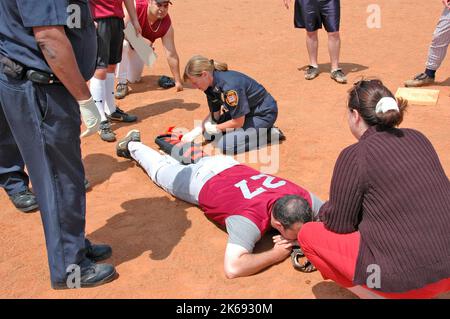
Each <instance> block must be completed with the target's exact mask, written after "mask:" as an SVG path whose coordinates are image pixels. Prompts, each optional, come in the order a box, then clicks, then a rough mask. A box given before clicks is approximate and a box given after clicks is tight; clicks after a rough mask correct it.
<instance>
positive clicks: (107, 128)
mask: <svg viewBox="0 0 450 319" xmlns="http://www.w3.org/2000/svg"><path fill="white" fill-rule="evenodd" d="M98 134H100V137H101V139H102V140H104V141H106V142H114V141H115V140H116V134H115V133H114V132H113V131H112V130H111V123H109V122H108V121H103V122H101V123H100V130H99V131H98Z"/></svg>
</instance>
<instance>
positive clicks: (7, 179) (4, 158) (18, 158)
mask: <svg viewBox="0 0 450 319" xmlns="http://www.w3.org/2000/svg"><path fill="white" fill-rule="evenodd" d="M2 119H3V120H4V117H3V118H2ZM0 120H1V119H0ZM5 124H6V125H8V124H7V123H0V145H1V149H2V153H1V156H0V187H2V188H3V189H4V190H5V191H6V193H7V194H8V195H9V196H12V195H14V194H17V193H20V192H23V191H24V190H26V189H27V186H28V183H29V179H28V175H27V174H26V173H25V171H24V166H25V165H24V163H23V160H22V155H20V152H19V149H18V148H17V145H16V143H15V142H14V139H12V136H11V134H8V133H9V128H8V129H7V130H6V127H7V126H6V125H5ZM11 142H12V143H11ZM3 150H5V154H3Z"/></svg>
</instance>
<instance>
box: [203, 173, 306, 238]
mask: <svg viewBox="0 0 450 319" xmlns="http://www.w3.org/2000/svg"><path fill="white" fill-rule="evenodd" d="M286 195H298V196H300V197H302V198H304V199H305V200H306V201H307V202H308V203H309V205H310V206H311V207H312V203H311V195H310V194H309V192H308V191H307V190H305V189H303V188H301V187H300V186H297V185H296V184H294V183H292V182H290V181H288V180H285V179H281V178H279V177H276V176H273V175H269V174H263V173H261V172H260V171H257V170H255V169H253V168H251V167H248V166H245V165H235V166H233V167H231V168H228V169H226V170H224V171H223V172H221V173H219V174H217V175H216V176H214V177H213V178H211V179H210V180H209V181H207V182H206V184H205V185H204V186H203V188H202V190H201V191H200V194H199V198H198V201H199V205H200V207H201V209H202V210H203V211H204V212H205V215H206V216H207V217H208V218H210V219H212V220H213V221H215V222H216V223H218V224H219V225H222V226H225V219H226V218H227V217H229V216H232V215H241V216H244V217H246V218H248V219H250V220H251V221H252V222H254V223H255V225H256V226H257V227H258V228H259V230H260V231H261V235H262V234H264V232H266V231H267V230H268V229H269V228H270V227H271V226H270V214H271V209H272V206H273V204H274V203H275V202H276V201H277V199H279V198H281V197H283V196H286Z"/></svg>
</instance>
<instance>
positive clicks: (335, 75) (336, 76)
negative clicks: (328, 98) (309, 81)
mask: <svg viewBox="0 0 450 319" xmlns="http://www.w3.org/2000/svg"><path fill="white" fill-rule="evenodd" d="M330 77H331V78H332V79H333V80H335V81H336V82H337V83H341V84H345V83H347V77H346V76H345V74H344V72H342V69H336V70H334V71H331V75H330Z"/></svg>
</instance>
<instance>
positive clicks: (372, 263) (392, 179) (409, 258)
mask: <svg viewBox="0 0 450 319" xmlns="http://www.w3.org/2000/svg"><path fill="white" fill-rule="evenodd" d="M406 108H407V102H406V101H404V100H401V99H398V100H396V99H395V97H394V95H393V94H392V93H391V92H390V91H389V90H388V89H387V88H386V87H385V86H384V85H383V84H382V82H381V81H379V80H362V81H359V82H358V83H356V84H355V85H354V86H353V88H352V89H351V90H350V91H349V99H348V124H349V127H350V130H351V132H352V134H353V135H354V136H355V138H356V139H357V140H358V142H357V143H356V144H353V145H351V146H349V147H347V148H346V149H344V150H343V151H342V153H341V154H340V156H339V158H338V160H337V162H336V166H335V168H334V172H333V178H332V181H331V189H330V199H329V201H328V202H326V203H325V204H324V205H323V206H322V207H321V209H320V211H319V217H320V222H310V223H307V224H305V225H304V226H303V227H302V228H301V230H300V232H299V235H298V242H299V244H300V246H301V247H302V249H303V252H304V254H305V255H306V257H307V258H308V259H309V260H310V261H311V262H312V264H314V266H315V267H316V268H317V269H318V270H319V271H320V272H321V273H322V276H323V277H324V278H325V279H331V280H334V281H335V282H337V283H338V284H339V285H341V286H343V287H346V288H349V289H350V290H351V291H353V292H355V293H356V294H357V295H359V296H360V297H375V298H376V297H388V298H431V297H434V296H436V295H438V294H440V293H443V292H446V291H450V182H449V179H448V177H447V176H446V174H445V172H444V169H443V168H442V165H441V163H440V161H439V158H438V155H437V154H436V151H435V150H434V148H433V145H431V143H430V141H429V140H428V139H427V138H426V137H425V136H424V135H423V134H422V133H420V132H418V131H416V130H413V129H398V128H397V126H398V125H399V124H400V123H401V122H402V120H403V115H404V112H405V110H406Z"/></svg>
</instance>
